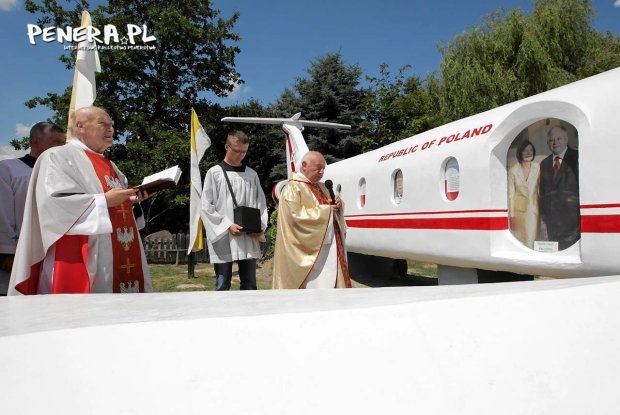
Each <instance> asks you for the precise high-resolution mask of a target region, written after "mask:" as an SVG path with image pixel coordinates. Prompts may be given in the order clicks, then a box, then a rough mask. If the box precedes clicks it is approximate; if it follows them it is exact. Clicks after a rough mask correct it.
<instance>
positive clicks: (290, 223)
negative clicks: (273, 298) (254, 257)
mask: <svg viewBox="0 0 620 415" xmlns="http://www.w3.org/2000/svg"><path fill="white" fill-rule="evenodd" d="M325 166H326V162H325V158H324V157H323V155H322V154H321V153H319V152H317V151H309V152H308V153H306V155H304V157H303V158H302V161H301V168H300V172H299V173H293V177H292V178H291V180H290V181H289V182H288V183H287V184H286V186H284V188H283V189H282V194H281V195H280V202H279V204H278V231H277V236H276V246H275V253H274V266H273V288H351V278H350V277H349V271H348V265H347V253H346V250H345V240H344V237H345V234H346V224H345V220H344V206H343V204H342V201H341V199H340V197H339V196H335V197H333V200H331V199H332V195H331V194H330V193H329V191H328V190H327V188H326V187H325V185H324V184H323V183H321V182H320V180H321V178H322V177H323V173H324V172H325Z"/></svg>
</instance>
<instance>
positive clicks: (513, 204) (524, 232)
mask: <svg viewBox="0 0 620 415" xmlns="http://www.w3.org/2000/svg"><path fill="white" fill-rule="evenodd" d="M516 153H517V154H516V155H517V161H518V163H516V164H515V165H514V166H512V167H511V168H510V170H509V172H508V215H509V218H510V230H511V231H512V233H513V235H514V236H515V237H516V238H517V239H518V240H519V241H521V242H522V243H523V244H524V245H525V246H527V247H528V248H533V247H534V241H535V240H536V237H537V235H538V228H539V223H540V221H539V211H538V185H539V182H540V165H539V164H538V163H536V162H534V157H536V148H534V145H533V144H532V143H531V142H530V141H529V140H523V141H522V142H521V143H520V144H519V146H518V147H517V151H516Z"/></svg>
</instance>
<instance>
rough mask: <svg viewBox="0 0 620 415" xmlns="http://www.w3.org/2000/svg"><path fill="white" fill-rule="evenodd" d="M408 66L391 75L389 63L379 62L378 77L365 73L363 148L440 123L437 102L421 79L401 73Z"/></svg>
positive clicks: (409, 134) (362, 126)
mask: <svg viewBox="0 0 620 415" xmlns="http://www.w3.org/2000/svg"><path fill="white" fill-rule="evenodd" d="M410 68H411V66H410V65H406V66H404V67H402V68H401V69H400V70H399V71H398V74H397V75H396V76H394V77H392V75H391V74H390V71H389V66H388V65H387V64H382V65H381V66H380V68H379V72H380V76H379V77H367V80H368V81H369V82H370V88H369V90H370V93H369V94H368V95H367V97H366V99H365V100H364V120H363V122H362V123H361V126H360V132H361V138H360V139H361V141H362V144H363V149H364V151H369V150H373V149H375V148H378V147H381V146H384V145H386V144H389V143H392V142H394V141H398V140H401V139H403V138H405V137H409V136H412V135H414V134H418V133H421V132H423V131H426V130H428V129H429V128H433V127H436V126H437V125H439V124H441V120H440V119H439V118H438V114H439V111H438V108H437V102H436V100H433V97H432V96H431V94H429V90H428V89H427V87H425V86H424V82H423V81H422V80H420V78H418V77H415V76H411V77H405V72H406V71H407V70H408V69H410ZM429 79H431V78H430V77H429Z"/></svg>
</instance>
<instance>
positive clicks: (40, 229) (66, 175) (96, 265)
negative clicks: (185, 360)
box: [9, 107, 152, 295]
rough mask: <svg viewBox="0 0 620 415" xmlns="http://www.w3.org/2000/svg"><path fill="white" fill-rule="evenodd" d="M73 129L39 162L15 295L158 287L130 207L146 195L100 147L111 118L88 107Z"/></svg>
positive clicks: (105, 143)
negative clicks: (133, 186) (69, 136)
mask: <svg viewBox="0 0 620 415" xmlns="http://www.w3.org/2000/svg"><path fill="white" fill-rule="evenodd" d="M72 130H73V131H72V132H73V136H74V138H73V139H72V140H71V141H69V142H68V143H67V144H66V145H64V146H61V147H55V148H53V149H50V150H48V151H46V152H45V153H43V154H42V155H41V156H40V157H39V159H38V160H37V163H36V164H35V167H34V169H33V172H32V179H31V181H30V185H29V187H28V195H27V198H26V205H25V211H24V221H23V224H22V233H21V237H20V239H19V242H18V244H17V250H16V253H15V261H14V264H13V270H12V273H11V281H10V284H9V295H19V294H50V293H51V294H66V293H121V292H149V291H152V284H151V280H150V278H149V273H148V267H147V263H146V257H145V255H144V251H143V247H142V242H141V238H140V235H139V233H138V229H137V225H136V220H135V218H134V214H133V209H132V204H133V203H137V202H140V201H142V200H144V199H145V198H147V197H148V195H146V194H144V192H138V191H137V190H136V189H131V188H130V189H128V188H127V179H126V177H125V176H124V175H123V174H122V173H121V172H120V171H119V170H118V168H117V167H116V166H115V165H114V163H112V162H111V161H109V160H108V159H107V158H106V157H105V156H103V154H102V153H103V152H104V151H105V150H106V149H107V148H109V147H110V146H111V145H112V139H113V135H114V126H113V122H112V120H111V119H110V116H109V115H108V113H107V112H106V111H105V110H103V109H101V108H98V107H85V108H80V109H78V110H77V111H76V112H75V117H74V124H73V126H72Z"/></svg>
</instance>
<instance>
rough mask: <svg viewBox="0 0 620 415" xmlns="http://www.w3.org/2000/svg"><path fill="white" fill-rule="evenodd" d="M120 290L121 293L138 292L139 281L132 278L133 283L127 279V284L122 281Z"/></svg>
mask: <svg viewBox="0 0 620 415" xmlns="http://www.w3.org/2000/svg"><path fill="white" fill-rule="evenodd" d="M120 290H121V293H122V294H130V293H137V292H140V283H139V282H138V280H134V282H133V283H132V282H131V281H127V284H125V283H124V282H121V284H120Z"/></svg>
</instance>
